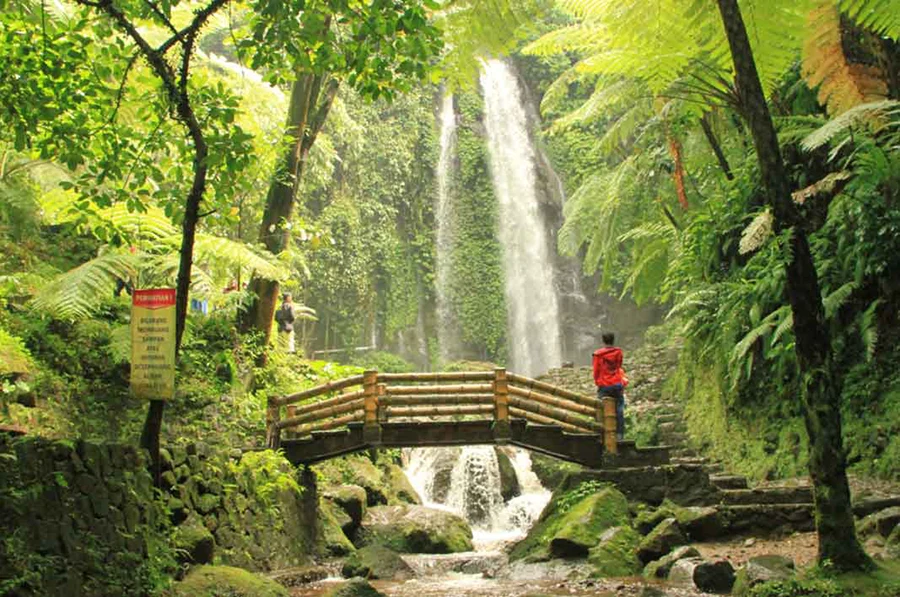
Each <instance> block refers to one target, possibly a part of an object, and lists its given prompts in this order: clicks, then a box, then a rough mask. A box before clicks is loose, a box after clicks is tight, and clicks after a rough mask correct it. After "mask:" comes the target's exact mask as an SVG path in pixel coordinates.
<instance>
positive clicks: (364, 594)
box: [323, 578, 385, 597]
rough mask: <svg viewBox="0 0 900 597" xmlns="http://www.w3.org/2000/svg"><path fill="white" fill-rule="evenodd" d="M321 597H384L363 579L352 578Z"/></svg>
mask: <svg viewBox="0 0 900 597" xmlns="http://www.w3.org/2000/svg"><path fill="white" fill-rule="evenodd" d="M323 597H385V595H384V593H380V592H378V591H377V590H376V589H375V587H373V586H372V585H370V584H369V583H368V582H366V581H365V579H362V578H353V579H350V580H348V581H347V582H345V583H341V584H339V585H338V586H336V587H334V588H332V589H330V590H329V591H328V592H327V593H325V595H324V596H323Z"/></svg>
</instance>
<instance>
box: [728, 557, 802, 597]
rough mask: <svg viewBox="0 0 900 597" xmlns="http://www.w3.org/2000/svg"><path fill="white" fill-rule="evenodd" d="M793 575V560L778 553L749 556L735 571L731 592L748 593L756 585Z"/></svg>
mask: <svg viewBox="0 0 900 597" xmlns="http://www.w3.org/2000/svg"><path fill="white" fill-rule="evenodd" d="M793 575H794V561H793V560H792V559H790V558H786V557H784V556H778V555H764V556H756V557H752V558H750V559H749V560H748V561H747V563H746V564H744V565H743V566H741V567H740V568H739V569H738V571H737V576H736V577H735V580H734V587H733V589H732V592H733V593H734V594H735V595H739V596H742V595H749V594H750V589H752V588H753V587H755V586H756V585H759V584H762V583H764V582H769V581H772V580H786V579H788V578H791V577H792V576H793Z"/></svg>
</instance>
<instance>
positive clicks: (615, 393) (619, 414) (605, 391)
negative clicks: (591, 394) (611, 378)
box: [597, 383, 625, 441]
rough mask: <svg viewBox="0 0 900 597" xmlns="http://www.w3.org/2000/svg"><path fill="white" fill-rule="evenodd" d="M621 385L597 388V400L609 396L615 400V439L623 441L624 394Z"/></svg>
mask: <svg viewBox="0 0 900 597" xmlns="http://www.w3.org/2000/svg"><path fill="white" fill-rule="evenodd" d="M623 390H624V388H623V387H622V384H618V383H617V384H615V385H611V386H599V387H598V388H597V398H603V397H605V396H609V397H610V398H615V399H616V439H618V440H619V441H621V440H623V439H625V392H624V391H623Z"/></svg>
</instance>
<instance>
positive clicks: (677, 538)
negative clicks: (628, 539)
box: [637, 518, 687, 564]
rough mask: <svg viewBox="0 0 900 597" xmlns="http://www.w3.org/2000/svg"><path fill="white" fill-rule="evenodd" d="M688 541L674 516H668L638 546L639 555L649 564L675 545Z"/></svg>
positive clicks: (641, 559) (640, 558)
mask: <svg viewBox="0 0 900 597" xmlns="http://www.w3.org/2000/svg"><path fill="white" fill-rule="evenodd" d="M685 543H687V538H686V537H685V536H684V533H683V532H682V530H681V526H680V525H679V524H678V521H677V520H675V519H674V518H667V519H665V520H664V521H662V522H661V523H659V524H658V525H657V526H656V528H655V529H653V530H652V531H651V532H650V534H649V535H647V536H646V537H644V540H643V541H641V544H640V546H639V547H638V548H637V557H638V559H639V560H640V561H641V562H642V563H644V564H648V563H650V562H652V561H653V560H658V559H660V558H661V557H663V556H664V555H666V554H667V553H669V552H670V551H672V549H674V548H675V547H677V546H679V545H684V544H685Z"/></svg>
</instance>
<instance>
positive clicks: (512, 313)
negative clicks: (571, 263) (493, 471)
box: [481, 60, 562, 375]
mask: <svg viewBox="0 0 900 597" xmlns="http://www.w3.org/2000/svg"><path fill="white" fill-rule="evenodd" d="M481 87H482V89H483V92H484V106H485V128H486V129H487V137H488V150H489V155H490V166H491V177H492V179H493V185H494V194H495V195H496V197H497V201H498V204H499V239H500V243H501V245H502V246H503V270H504V276H505V281H504V283H505V291H506V292H505V293H506V305H507V307H506V308H507V335H508V341H509V349H510V359H509V368H510V369H512V370H513V371H516V372H517V373H522V374H525V375H537V374H539V373H543V372H544V371H547V370H548V369H549V368H550V367H556V366H559V364H560V362H561V361H562V342H561V338H560V322H559V306H558V301H557V296H556V291H555V289H554V280H553V278H554V275H553V271H554V268H553V260H552V258H551V253H550V247H549V246H548V245H549V243H548V239H547V235H546V232H545V230H546V227H545V223H544V221H543V217H542V215H541V211H540V205H539V201H538V194H537V174H536V161H535V160H536V155H535V150H534V147H533V145H532V141H531V138H530V136H529V134H528V119H527V115H526V111H525V106H524V99H523V94H522V90H521V89H520V87H519V83H518V81H517V79H516V76H515V74H514V72H513V71H512V69H511V68H510V67H509V65H507V64H506V63H505V62H503V61H501V60H488V61H486V62H484V64H483V67H482V74H481Z"/></svg>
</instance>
